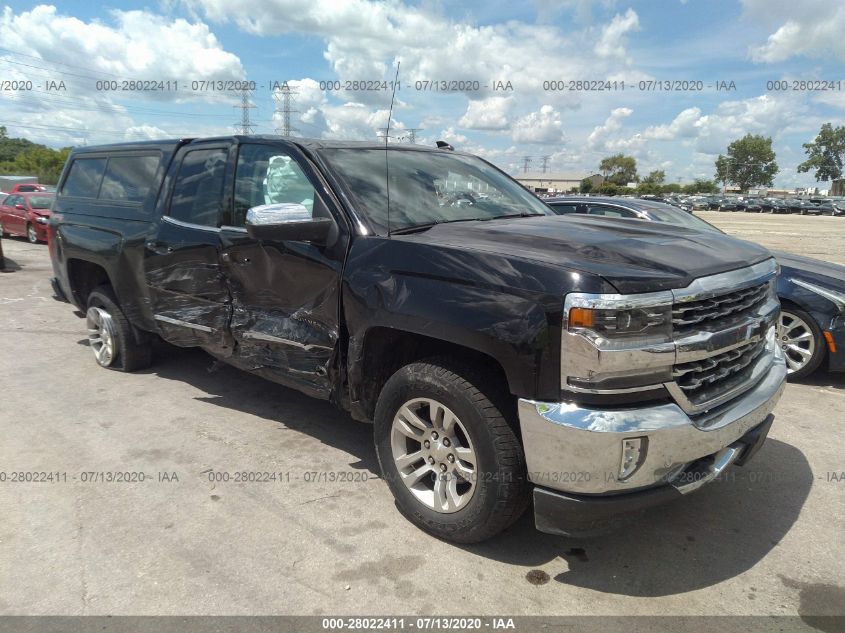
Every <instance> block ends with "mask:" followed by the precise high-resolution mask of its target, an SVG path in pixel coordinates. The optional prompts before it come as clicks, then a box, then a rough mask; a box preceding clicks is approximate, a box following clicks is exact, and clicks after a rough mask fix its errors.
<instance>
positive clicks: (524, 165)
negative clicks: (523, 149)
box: [522, 156, 533, 174]
mask: <svg viewBox="0 0 845 633" xmlns="http://www.w3.org/2000/svg"><path fill="white" fill-rule="evenodd" d="M532 160H533V159H532V158H531V157H530V156H523V157H522V173H523V174H527V173H528V168H529V167H530V166H531V161H532Z"/></svg>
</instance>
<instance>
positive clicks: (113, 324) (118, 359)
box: [85, 286, 153, 372]
mask: <svg viewBox="0 0 845 633" xmlns="http://www.w3.org/2000/svg"><path fill="white" fill-rule="evenodd" d="M85 316H86V321H87V324H88V341H89V345H90V346H91V349H92V351H93V352H94V358H95V360H96V361H97V364H98V365H100V366H101V367H106V368H108V369H117V370H119V371H126V372H130V371H137V370H139V369H145V368H147V367H149V366H150V365H151V364H152V360H153V348H152V345H151V344H150V343H149V342H144V343H138V342H137V341H136V340H135V332H134V330H133V328H132V326H131V325H130V324H129V321H128V319H127V318H126V316H125V315H124V314H123V311H122V310H121V309H120V305H119V304H118V302H117V298H116V297H115V296H114V292H113V291H112V289H111V286H100V287H98V288H95V289H94V290H93V291H92V292H91V294H90V295H89V296H88V312H87V313H86V315H85Z"/></svg>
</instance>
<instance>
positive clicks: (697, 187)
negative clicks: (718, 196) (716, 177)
mask: <svg viewBox="0 0 845 633" xmlns="http://www.w3.org/2000/svg"><path fill="white" fill-rule="evenodd" d="M683 191H684V193H719V185H717V184H716V183H715V182H713V181H712V180H704V179H703V178H696V179H695V180H694V181H692V182H691V183H690V184H688V185H684V187H683Z"/></svg>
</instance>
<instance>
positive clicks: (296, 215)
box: [245, 202, 334, 244]
mask: <svg viewBox="0 0 845 633" xmlns="http://www.w3.org/2000/svg"><path fill="white" fill-rule="evenodd" d="M245 226H246V232H247V233H248V234H249V236H250V237H252V238H254V239H256V240H270V241H276V242H282V241H285V240H293V241H297V242H316V243H318V244H325V243H326V240H327V239H328V237H329V234H330V233H331V230H332V227H333V226H334V220H332V219H331V218H315V217H314V216H313V214H312V213H311V211H309V210H308V209H307V208H306V207H305V205H303V204H297V203H290V202H284V203H280V204H262V205H260V206H257V207H252V208H251V209H249V210H248V211H247V212H246V222H245Z"/></svg>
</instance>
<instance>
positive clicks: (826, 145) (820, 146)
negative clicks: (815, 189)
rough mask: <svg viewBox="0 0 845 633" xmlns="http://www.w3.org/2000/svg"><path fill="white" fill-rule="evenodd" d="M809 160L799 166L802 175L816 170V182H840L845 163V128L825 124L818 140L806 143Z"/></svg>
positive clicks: (805, 149) (805, 148) (817, 137)
mask: <svg viewBox="0 0 845 633" xmlns="http://www.w3.org/2000/svg"><path fill="white" fill-rule="evenodd" d="M803 147H804V151H805V152H806V153H807V156H808V157H809V158H807V160H805V161H804V162H803V163H801V164H800V165H798V171H799V172H801V173H804V172H808V171H810V170H811V169H812V170H814V171H815V172H816V173H815V176H816V180H817V181H822V180H839V179H840V178H842V167H843V162H845V126H841V125H840V126H839V127H833V126H832V125H831V124H830V123H825V124H824V125H822V127H821V129H820V130H819V134H818V136H816V140H815V141H813V142H812V143H804V146H803Z"/></svg>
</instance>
